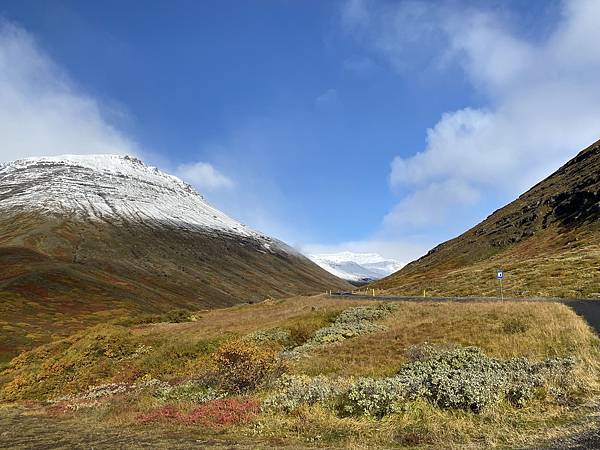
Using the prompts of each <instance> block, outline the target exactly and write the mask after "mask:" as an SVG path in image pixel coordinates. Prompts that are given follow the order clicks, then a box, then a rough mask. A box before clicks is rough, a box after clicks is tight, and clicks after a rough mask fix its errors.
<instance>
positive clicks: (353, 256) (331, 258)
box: [308, 252, 404, 283]
mask: <svg viewBox="0 0 600 450" xmlns="http://www.w3.org/2000/svg"><path fill="white" fill-rule="evenodd" d="M308 257H309V258H310V259H311V260H313V261H314V262H315V263H316V264H318V265H319V266H321V267H322V268H323V269H325V270H327V271H328V272H330V273H332V274H334V275H335V276H337V277H339V278H342V279H344V280H348V281H351V282H353V283H367V282H369V281H373V280H377V279H379V278H383V277H386V276H388V275H390V274H392V273H394V272H396V271H398V270H400V269H401V268H402V267H403V266H404V264H402V263H401V262H399V261H396V260H393V259H386V258H383V257H382V256H381V255H378V254H377V253H353V252H341V253H329V254H315V255H308Z"/></svg>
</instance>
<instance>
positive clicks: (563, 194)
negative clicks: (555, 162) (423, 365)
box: [373, 141, 600, 298]
mask: <svg viewBox="0 0 600 450" xmlns="http://www.w3.org/2000/svg"><path fill="white" fill-rule="evenodd" d="M500 268H501V269H504V270H505V279H504V282H503V283H504V290H505V295H509V296H517V297H520V296H559V297H590V298H598V297H600V141H598V142H596V143H595V144H593V145H591V146H590V147H588V148H586V149H585V150H583V151H582V152H580V153H579V154H578V155H577V156H576V157H575V158H573V159H572V160H571V161H569V162H568V163H567V164H565V165H564V166H563V167H561V168H560V169H559V170H558V171H556V172H555V173H554V174H552V175H551V176H549V177H548V178H546V179H545V180H543V181H542V182H540V183H538V184H537V185H536V186H534V187H533V188H531V189H530V190H529V191H527V192H526V193H524V194H523V195H521V196H520V197H519V198H518V199H517V200H515V201H514V202H512V203H510V204H508V205H507V206H505V207H504V208H502V209H500V210H498V211H496V212H494V213H493V214H492V215H491V216H489V217H488V218H487V219H486V220H484V221H483V222H481V223H480V224H478V225H476V226H475V227H473V228H471V229H470V230H469V231H467V232H466V233H464V234H462V235H461V236H458V237H457V238H454V239H452V240H450V241H447V242H444V243H443V244H440V245H438V246H437V247H435V248H434V249H433V250H431V251H430V252H429V253H428V254H427V255H425V256H423V257H422V258H420V259H418V260H416V261H414V262H412V263H410V264H408V265H407V266H406V267H404V268H403V269H402V270H401V271H400V272H397V273H395V274H393V275H391V276H390V277H387V278H385V279H383V280H380V281H378V282H376V283H374V284H373V287H376V288H379V289H384V290H386V291H387V292H389V293H397V294H398V293H402V294H408V295H422V294H423V291H425V292H426V294H428V295H499V292H498V284H497V280H496V279H495V270H496V269H500Z"/></svg>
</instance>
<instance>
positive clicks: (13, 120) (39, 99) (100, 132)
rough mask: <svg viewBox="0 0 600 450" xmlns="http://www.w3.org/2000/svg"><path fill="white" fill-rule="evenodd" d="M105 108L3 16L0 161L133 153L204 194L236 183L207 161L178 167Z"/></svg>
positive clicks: (0, 22)
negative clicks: (127, 130)
mask: <svg viewBox="0 0 600 450" xmlns="http://www.w3.org/2000/svg"><path fill="white" fill-rule="evenodd" d="M110 116H111V111H109V110H108V109H107V108H106V106H105V104H103V102H101V101H100V100H98V99H96V98H94V97H93V96H91V95H89V94H87V93H85V92H83V91H82V90H81V89H80V88H78V86H77V85H76V83H75V82H74V81H73V80H71V79H70V78H69V76H68V74H67V73H66V72H65V71H64V70H63V69H62V68H61V67H59V66H58V65H57V64H56V63H55V62H54V61H53V60H52V59H51V58H50V57H49V56H48V55H47V54H46V53H45V52H44V51H43V50H42V49H41V48H40V46H39V45H38V43H37V42H36V40H35V38H34V36H32V35H31V34H30V33H28V32H27V31H25V30H24V29H22V28H21V27H19V26H18V25H16V24H14V23H11V22H7V21H5V20H2V19H1V18H0V136H2V146H1V147H0V161H11V160H15V159H19V158H24V157H29V156H50V155H60V154H97V153H100V154H102V153H109V154H129V155H137V156H140V157H142V158H147V159H149V160H157V159H158V160H159V161H160V162H161V166H164V167H165V169H166V170H168V171H173V172H175V173H176V174H177V175H178V176H180V177H181V178H183V179H185V180H186V181H188V182H189V183H191V184H193V185H194V186H195V187H196V188H198V189H199V190H200V191H215V190H218V189H232V188H233V187H234V183H233V181H232V180H231V179H229V178H228V177H227V176H225V175H223V174H222V173H220V172H219V171H218V170H217V169H216V168H215V167H213V166H212V165H211V164H209V163H207V162H202V161H200V162H192V163H189V164H183V165H179V166H174V164H173V163H172V162H169V161H166V160H164V159H161V158H160V156H158V157H157V155H155V154H153V153H152V152H150V151H146V150H142V149H140V148H139V146H138V145H137V144H136V142H135V140H134V139H132V138H131V137H130V136H127V135H126V134H125V133H124V132H122V131H121V130H119V129H118V127H117V126H115V125H113V123H112V122H111V120H110V118H111V117H110Z"/></svg>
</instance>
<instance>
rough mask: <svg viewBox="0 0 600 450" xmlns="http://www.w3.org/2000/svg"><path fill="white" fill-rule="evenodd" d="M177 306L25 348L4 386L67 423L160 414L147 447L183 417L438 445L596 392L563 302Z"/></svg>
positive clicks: (256, 433) (535, 426) (327, 440)
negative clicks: (168, 315) (157, 315)
mask: <svg viewBox="0 0 600 450" xmlns="http://www.w3.org/2000/svg"><path fill="white" fill-rule="evenodd" d="M181 316H182V315H180V314H172V319H173V320H174V321H173V322H161V323H139V321H131V322H129V321H128V319H127V318H120V319H119V321H115V322H114V323H110V324H105V325H97V326H94V327H91V328H88V329H86V330H84V331H81V332H78V333H77V334H74V335H72V336H69V337H67V338H63V339H59V340H56V341H53V342H51V343H49V344H45V345H42V346H40V347H37V348H35V349H33V350H30V351H27V352H24V353H22V354H21V355H19V356H18V357H16V358H15V359H13V360H12V361H11V362H10V363H9V365H8V366H7V367H6V368H5V369H4V370H3V371H2V372H0V398H1V400H2V402H3V403H4V404H13V405H19V408H28V411H29V413H28V414H34V415H37V416H39V417H40V418H41V419H42V420H44V421H47V420H49V419H52V423H57V424H64V423H69V424H76V425H75V426H74V427H73V430H75V431H74V433H75V435H76V433H77V431H76V430H77V429H78V428H77V424H80V425H81V424H85V426H86V427H87V428H88V429H89V427H92V428H95V429H97V430H101V429H110V430H111V432H115V430H120V432H122V433H130V434H131V435H132V436H134V435H135V436H137V435H138V434H139V431H140V430H146V431H147V432H148V435H154V434H155V433H156V432H157V430H160V436H161V438H157V439H158V440H156V447H157V448H159V447H160V442H161V441H160V439H165V442H166V441H167V440H168V439H170V438H171V437H172V436H175V435H181V434H182V433H183V435H185V436H187V438H186V439H188V438H189V439H195V440H196V441H197V442H204V443H205V445H204V446H206V447H210V446H219V445H227V444H228V443H233V442H240V441H242V442H247V443H249V444H252V445H255V446H259V447H260V446H277V447H285V446H290V447H305V446H315V447H328V448H330V447H339V448H366V447H373V446H378V447H388V448H403V447H420V448H422V447H424V448H440V447H444V448H448V447H461V446H469V445H471V446H475V447H519V446H523V445H528V444H532V443H534V442H541V441H543V440H544V439H549V438H552V437H553V436H554V434H556V433H559V432H560V430H561V427H563V426H565V425H567V424H569V423H572V422H573V421H575V420H577V419H578V418H581V417H583V416H584V415H585V414H586V413H587V412H588V411H589V409H588V408H589V407H590V402H591V401H592V399H593V398H594V397H595V396H596V397H597V396H598V394H599V392H600V386H599V385H598V380H599V378H600V377H599V375H600V367H599V361H600V341H599V339H598V337H597V336H596V335H595V334H594V333H593V332H592V331H591V330H590V328H589V327H588V326H587V325H586V323H585V322H584V321H583V320H582V319H580V318H579V317H578V316H577V315H576V314H575V313H574V312H573V311H572V310H570V309H569V308H568V307H566V306H564V305H561V304H555V303H546V302H522V303H517V302H504V303H499V302H470V303H433V302H432V303H427V302H424V303H408V302H399V303H394V304H390V303H377V302H364V301H362V302H361V301H353V300H352V301H351V300H334V299H331V298H328V297H325V296H321V297H310V298H306V297H297V298H291V299H287V300H279V301H272V300H269V301H265V302H261V303H258V304H254V305H241V306H235V307H231V308H227V309H221V310H213V311H205V312H201V313H196V314H190V316H187V315H185V316H186V317H187V318H188V319H189V317H191V316H193V320H188V319H185V320H188V321H180V319H181ZM13 408H14V406H13ZM7 411H8V410H7ZM11 411H13V410H11ZM1 415H2V413H1V410H0V416H1ZM9 416H10V414H9ZM1 439H2V438H0V443H2V440H1ZM7 439H8V438H7ZM15 442H16V441H15ZM5 443H6V444H7V445H8V444H10V441H6V442H5Z"/></svg>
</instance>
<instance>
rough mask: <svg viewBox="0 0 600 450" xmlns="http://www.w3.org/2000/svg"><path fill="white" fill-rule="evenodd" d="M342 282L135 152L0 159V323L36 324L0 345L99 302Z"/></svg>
mask: <svg viewBox="0 0 600 450" xmlns="http://www.w3.org/2000/svg"><path fill="white" fill-rule="evenodd" d="M348 286H349V285H348V284H347V283H346V282H345V281H343V280H340V279H339V278H336V277H335V276H333V275H331V274H330V273H329V272H326V271H325V270H323V269H321V268H320V267H319V266H317V265H316V264H314V263H313V262H312V261H310V260H309V259H308V258H306V257H305V256H303V255H301V254H300V253H298V252H296V251H295V250H293V249H292V248H291V247H289V246H288V245H286V244H284V243H283V242H280V241H278V240H276V239H273V238H270V237H268V236H266V235H264V234H262V233H259V232H257V231H254V230H252V229H250V228H248V227H246V226H245V225H242V224H241V223H239V222H237V221H236V220H234V219H232V218H230V217H228V216H227V215H225V214H224V213H222V212H221V211H219V210H217V209H216V208H214V207H213V206H211V205H209V204H208V203H207V202H206V201H205V200H204V199H203V198H202V196H201V195H200V194H198V193H197V192H196V191H195V190H194V189H193V188H192V187H191V186H190V185H188V184H186V183H184V182H183V181H181V180H180V179H178V178H176V177H174V176H172V175H169V174H166V173H164V172H161V171H160V170H158V169H157V168H154V167H149V166H147V165H145V164H144V163H142V162H141V161H140V160H138V159H136V158H132V157H128V156H113V155H96V156H59V157H44V158H29V159H24V160H20V161H14V162H10V163H6V164H1V165H0V297H1V298H2V301H1V302H0V321H5V322H6V323H12V324H14V323H32V322H35V323H36V326H37V327H38V328H36V330H37V331H36V332H32V330H31V329H26V327H25V328H23V330H20V329H18V330H13V331H14V333H16V334H15V336H16V335H19V336H21V337H20V338H19V339H20V340H18V342H16V341H15V342H16V343H15V342H4V343H3V342H2V340H1V339H0V354H1V353H2V351H3V349H5V350H6V349H7V348H8V349H10V348H12V347H14V346H18V345H21V344H22V345H25V346H26V345H28V340H29V338H25V335H29V336H31V337H32V339H34V340H35V339H36V337H35V336H38V335H40V336H41V335H44V334H45V333H46V329H55V328H56V323H55V322H56V320H57V317H61V318H68V320H66V322H68V323H67V324H66V325H64V326H62V328H65V329H66V328H69V327H75V328H76V327H77V326H78V323H77V318H78V317H84V316H85V317H86V318H90V317H94V315H95V316H96V317H97V318H100V317H102V318H103V320H105V319H106V318H107V317H111V314H110V313H108V312H107V311H113V312H114V311H134V312H135V311H137V312H161V311H163V312H164V311H167V310H170V309H174V308H191V309H196V310H197V309H201V308H208V307H217V306H227V305H233V304H236V303H241V302H248V301H255V300H262V299H264V298H266V297H269V296H278V297H282V296H289V295H294V294H301V293H303V294H309V293H316V292H324V291H325V290H327V289H344V288H348ZM115 314H117V313H114V314H113V315H115ZM10 326H11V327H13V328H14V325H10ZM17 328H18V327H17ZM45 328H46V329H45ZM61 331H65V330H61ZM9 334H10V333H9ZM5 336H6V334H3V338H4V337H5Z"/></svg>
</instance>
